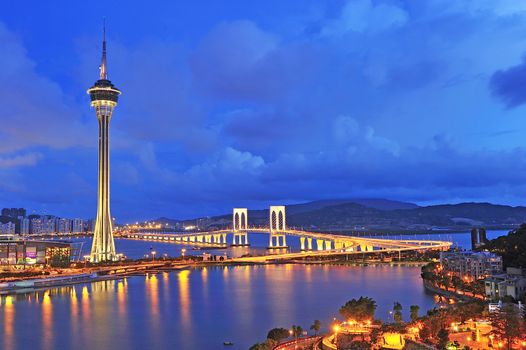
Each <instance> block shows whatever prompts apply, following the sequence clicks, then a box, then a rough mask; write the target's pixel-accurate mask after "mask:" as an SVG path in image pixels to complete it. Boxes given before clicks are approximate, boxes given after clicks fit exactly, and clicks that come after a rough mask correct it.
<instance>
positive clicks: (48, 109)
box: [0, 22, 90, 153]
mask: <svg viewBox="0 0 526 350" xmlns="http://www.w3.org/2000/svg"><path fill="white" fill-rule="evenodd" d="M0 51H2V55H0V67H1V69H0V104H1V105H2V119H1V120H2V127H1V128H0V139H2V143H1V144H0V152H2V153H5V152H13V151H18V150H23V149H26V148H28V147H38V146H48V147H52V148H68V147H72V146H77V145H84V146H85V145H89V144H90V143H89V142H88V140H87V138H86V132H85V131H86V125H84V124H83V123H82V122H81V118H80V113H79V110H78V108H77V106H76V105H75V104H74V102H72V101H71V100H70V99H68V97H67V96H66V95H65V94H64V93H63V91H62V89H61V87H60V85H59V84H57V83H56V82H54V81H52V80H50V79H48V78H47V77H45V76H43V75H41V74H39V73H38V69H37V64H36V63H35V62H34V61H33V60H31V59H30V58H29V57H28V54H27V50H26V48H25V46H24V44H23V42H22V41H21V39H20V38H19V37H18V36H17V35H15V34H13V33H12V32H11V31H9V30H8V28H7V27H6V26H5V25H4V24H3V23H1V22H0Z"/></svg>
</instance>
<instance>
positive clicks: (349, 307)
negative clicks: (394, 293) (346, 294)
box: [339, 297, 376, 322]
mask: <svg viewBox="0 0 526 350" xmlns="http://www.w3.org/2000/svg"><path fill="white" fill-rule="evenodd" d="M339 311H340V315H342V317H344V318H345V319H346V320H348V319H353V320H356V321H359V322H360V321H361V322H363V321H368V320H372V319H374V312H375V311H376V301H374V300H373V299H372V298H369V297H360V299H351V300H349V301H348V302H346V303H345V305H343V306H342V307H341V308H340V310H339Z"/></svg>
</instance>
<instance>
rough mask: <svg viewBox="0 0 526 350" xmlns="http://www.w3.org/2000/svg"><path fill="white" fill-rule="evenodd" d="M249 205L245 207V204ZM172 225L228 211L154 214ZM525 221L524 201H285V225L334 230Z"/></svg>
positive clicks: (256, 216) (497, 225) (444, 228)
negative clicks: (195, 214)
mask: <svg viewBox="0 0 526 350" xmlns="http://www.w3.org/2000/svg"><path fill="white" fill-rule="evenodd" d="M249 209H250V208H249ZM248 218H249V225H266V224H267V223H268V210H249V213H248ZM155 221H156V222H159V223H162V224H169V225H174V226H181V227H184V226H188V225H192V226H197V227H198V228H199V229H202V230H205V229H206V230H207V229H213V228H222V227H227V226H229V225H230V224H231V221H232V215H231V214H230V213H229V214H225V215H219V216H212V217H201V218H196V219H191V220H176V219H169V218H165V217H163V218H158V219H156V220H155ZM523 222H526V207H522V206H516V207H513V206H508V205H497V204H491V203H459V204H441V205H430V206H418V205H416V204H414V203H408V202H400V201H394V200H388V199H347V200H341V199H339V200H320V201H313V202H308V203H302V204H292V205H287V225H288V226H289V227H301V228H305V229H309V230H317V231H332V232H335V231H339V232H368V231H374V232H385V233H397V232H415V233H417V232H430V231H437V232H448V231H449V232H453V231H468V230H469V229H471V228H472V227H475V226H479V227H480V226H484V227H486V228H487V229H514V228H517V227H518V226H519V225H520V224H522V223H523Z"/></svg>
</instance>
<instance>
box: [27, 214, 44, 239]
mask: <svg viewBox="0 0 526 350" xmlns="http://www.w3.org/2000/svg"><path fill="white" fill-rule="evenodd" d="M29 233H30V234H32V235H38V234H41V233H42V219H41V218H39V217H38V218H32V219H31V222H30V225H29Z"/></svg>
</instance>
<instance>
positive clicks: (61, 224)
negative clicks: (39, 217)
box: [55, 218, 71, 233]
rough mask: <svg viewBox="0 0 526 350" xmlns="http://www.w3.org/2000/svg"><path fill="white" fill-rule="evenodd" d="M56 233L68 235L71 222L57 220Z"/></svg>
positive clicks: (68, 220) (61, 219)
mask: <svg viewBox="0 0 526 350" xmlns="http://www.w3.org/2000/svg"><path fill="white" fill-rule="evenodd" d="M55 225H56V231H57V232H58V233H70V232H71V220H70V219H65V218H57V220H56V223H55Z"/></svg>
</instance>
